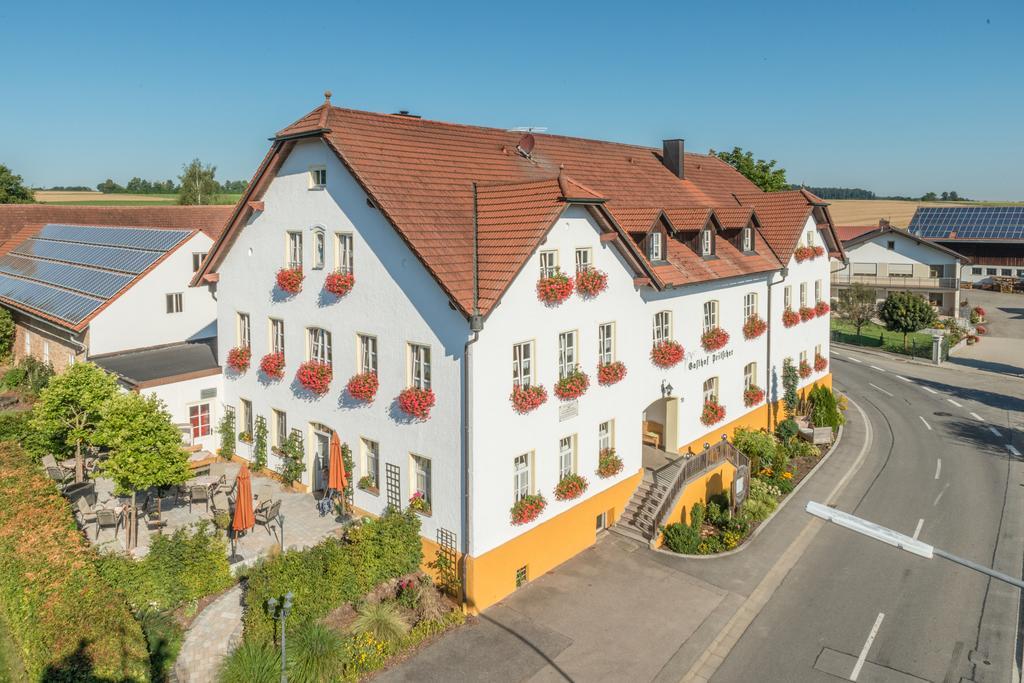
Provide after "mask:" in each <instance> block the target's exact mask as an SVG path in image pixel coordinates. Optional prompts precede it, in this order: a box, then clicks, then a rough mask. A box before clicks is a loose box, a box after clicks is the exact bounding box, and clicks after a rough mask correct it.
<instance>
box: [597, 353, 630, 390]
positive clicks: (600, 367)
mask: <svg viewBox="0 0 1024 683" xmlns="http://www.w3.org/2000/svg"><path fill="white" fill-rule="evenodd" d="M625 376H626V364H625V363H623V362H622V361H621V360H616V361H612V362H611V363H598V364H597V383H598V384H601V385H602V386H606V387H607V386H610V385H612V384H615V383H617V382H621V381H622V380H623V378H625Z"/></svg>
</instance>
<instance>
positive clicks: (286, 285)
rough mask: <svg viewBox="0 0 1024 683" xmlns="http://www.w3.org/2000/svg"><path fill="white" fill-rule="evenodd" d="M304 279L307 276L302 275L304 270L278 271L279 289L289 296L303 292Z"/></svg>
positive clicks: (283, 269)
mask: <svg viewBox="0 0 1024 683" xmlns="http://www.w3.org/2000/svg"><path fill="white" fill-rule="evenodd" d="M304 279H306V276H305V275H303V274H302V268H282V269H281V270H279V271H277V287H278V289H280V290H281V291H282V292H287V293H288V294H298V293H299V292H301V291H302V281H303V280H304Z"/></svg>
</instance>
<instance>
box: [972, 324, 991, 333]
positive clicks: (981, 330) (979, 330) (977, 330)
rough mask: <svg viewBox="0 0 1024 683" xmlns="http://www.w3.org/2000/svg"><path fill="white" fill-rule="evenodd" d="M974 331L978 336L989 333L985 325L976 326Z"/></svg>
mask: <svg viewBox="0 0 1024 683" xmlns="http://www.w3.org/2000/svg"><path fill="white" fill-rule="evenodd" d="M974 331H975V333H977V334H985V333H986V332H988V329H987V328H986V327H985V326H984V325H976V326H975V327H974Z"/></svg>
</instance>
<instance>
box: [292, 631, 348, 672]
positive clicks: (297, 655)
mask: <svg viewBox="0 0 1024 683" xmlns="http://www.w3.org/2000/svg"><path fill="white" fill-rule="evenodd" d="M343 640H344V639H343V638H342V637H341V635H340V634H339V633H338V632H337V631H335V630H334V629H332V628H328V627H327V626H324V625H323V624H315V623H308V624H305V625H303V626H302V627H300V628H299V630H298V631H296V632H295V634H294V635H289V636H288V680H289V681H292V683H331V682H332V681H336V680H337V679H338V674H339V673H340V672H341V670H342V669H343V667H344V666H345V644H344V642H343Z"/></svg>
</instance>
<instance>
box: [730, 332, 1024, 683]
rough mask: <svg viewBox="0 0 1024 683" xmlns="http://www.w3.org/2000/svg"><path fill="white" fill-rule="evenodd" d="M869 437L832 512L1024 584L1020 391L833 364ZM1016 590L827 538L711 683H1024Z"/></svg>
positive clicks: (906, 368)
mask: <svg viewBox="0 0 1024 683" xmlns="http://www.w3.org/2000/svg"><path fill="white" fill-rule="evenodd" d="M832 369H833V372H834V376H835V381H836V387H837V388H838V389H840V390H841V391H844V392H846V393H847V394H848V395H849V396H850V397H851V398H853V399H854V400H855V401H856V402H857V404H858V405H860V406H861V408H862V409H863V410H864V412H865V413H866V415H867V417H868V419H869V423H870V425H871V433H872V436H871V439H872V440H871V445H870V448H869V451H868V455H867V459H866V460H865V462H864V465H863V466H862V467H861V469H860V470H859V471H858V472H857V475H856V476H855V477H854V478H853V479H852V480H851V481H850V483H849V485H848V486H847V487H846V488H845V489H844V490H843V491H842V492H841V493H840V494H839V495H838V497H837V499H836V501H834V502H835V504H836V507H837V508H838V509H841V510H845V511H847V512H851V513H853V514H856V515H858V516H860V517H864V518H866V519H869V520H871V521H874V522H877V523H879V524H882V525H884V526H888V527H890V528H892V529H895V530H897V531H900V532H902V533H905V534H908V535H911V536H914V535H916V536H918V537H919V538H920V539H921V540H923V541H925V542H926V543H930V544H932V545H934V546H936V547H938V548H942V549H944V550H946V551H948V552H951V553H954V554H956V555H959V556H961V557H965V558H967V559H970V560H973V561H975V562H978V563H980V564H983V565H985V566H993V567H995V568H997V569H999V570H1001V571H1003V572H1005V573H1007V574H1010V575H1013V576H1018V577H1019V576H1021V573H1022V562H1024V540H1022V527H1024V488H1022V487H1024V460H1022V458H1021V456H1020V453H1021V452H1024V382H1022V381H1021V380H1019V379H1016V378H1011V377H1007V378H1002V377H999V376H996V375H993V374H990V373H978V372H974V371H970V370H963V369H958V368H933V367H929V366H925V365H918V364H909V363H904V362H899V361H890V360H888V359H883V358H881V357H880V356H877V355H870V354H859V353H856V352H849V353H848V352H846V351H845V350H836V349H834V350H833V357H832ZM1020 607H1021V599H1020V595H1019V592H1018V591H1017V589H1015V588H1012V587H1009V586H1007V585H1006V584H1003V583H1001V582H998V581H994V580H990V579H988V578H986V577H985V576H984V575H982V574H979V573H976V572H974V571H972V570H969V569H966V568H963V567H961V566H959V565H956V564H953V563H951V562H949V561H947V560H943V559H938V558H936V559H932V560H926V559H923V558H919V557H917V556H914V555H911V554H909V553H906V552H902V551H899V550H896V549H894V548H892V547H890V546H887V545H885V544H882V543H880V542H878V541H874V540H871V539H868V538H865V537H862V536H860V535H858V534H855V533H853V532H851V531H848V530H846V529H842V528H839V527H836V526H834V525H827V526H825V527H823V528H822V529H821V530H820V531H819V533H817V534H816V535H815V537H814V539H813V541H812V542H811V544H810V545H809V547H808V548H807V549H806V551H805V553H804V555H803V556H802V557H801V558H800V560H799V562H798V563H797V564H796V565H795V566H794V567H793V568H792V569H791V570H790V572H789V573H788V575H787V576H786V578H785V580H784V581H783V582H782V584H781V585H780V586H779V588H778V590H777V591H776V592H775V593H774V594H773V596H772V597H771V599H770V600H769V601H768V603H767V604H766V605H765V607H764V609H763V610H762V611H761V612H760V614H759V615H758V616H757V617H756V618H755V619H754V621H753V622H752V623H751V624H750V626H749V627H748V628H747V630H746V631H745V632H744V634H743V636H742V637H741V638H740V640H739V641H738V642H737V643H736V646H735V647H734V648H733V649H732V651H731V652H730V654H729V655H728V656H727V657H726V658H725V660H724V661H723V662H722V663H721V665H720V667H719V668H718V670H717V672H716V673H715V675H714V677H713V678H712V680H713V681H721V682H731V681H835V680H837V679H840V680H843V679H845V680H857V681H864V682H867V681H871V682H874V681H905V682H911V681H919V680H926V681H944V682H946V681H950V682H954V683H955V682H957V681H961V680H966V681H1018V680H1019V665H1018V662H1019V643H1018V642H1017V634H1018V632H1019V623H1020V613H1021V610H1020Z"/></svg>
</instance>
